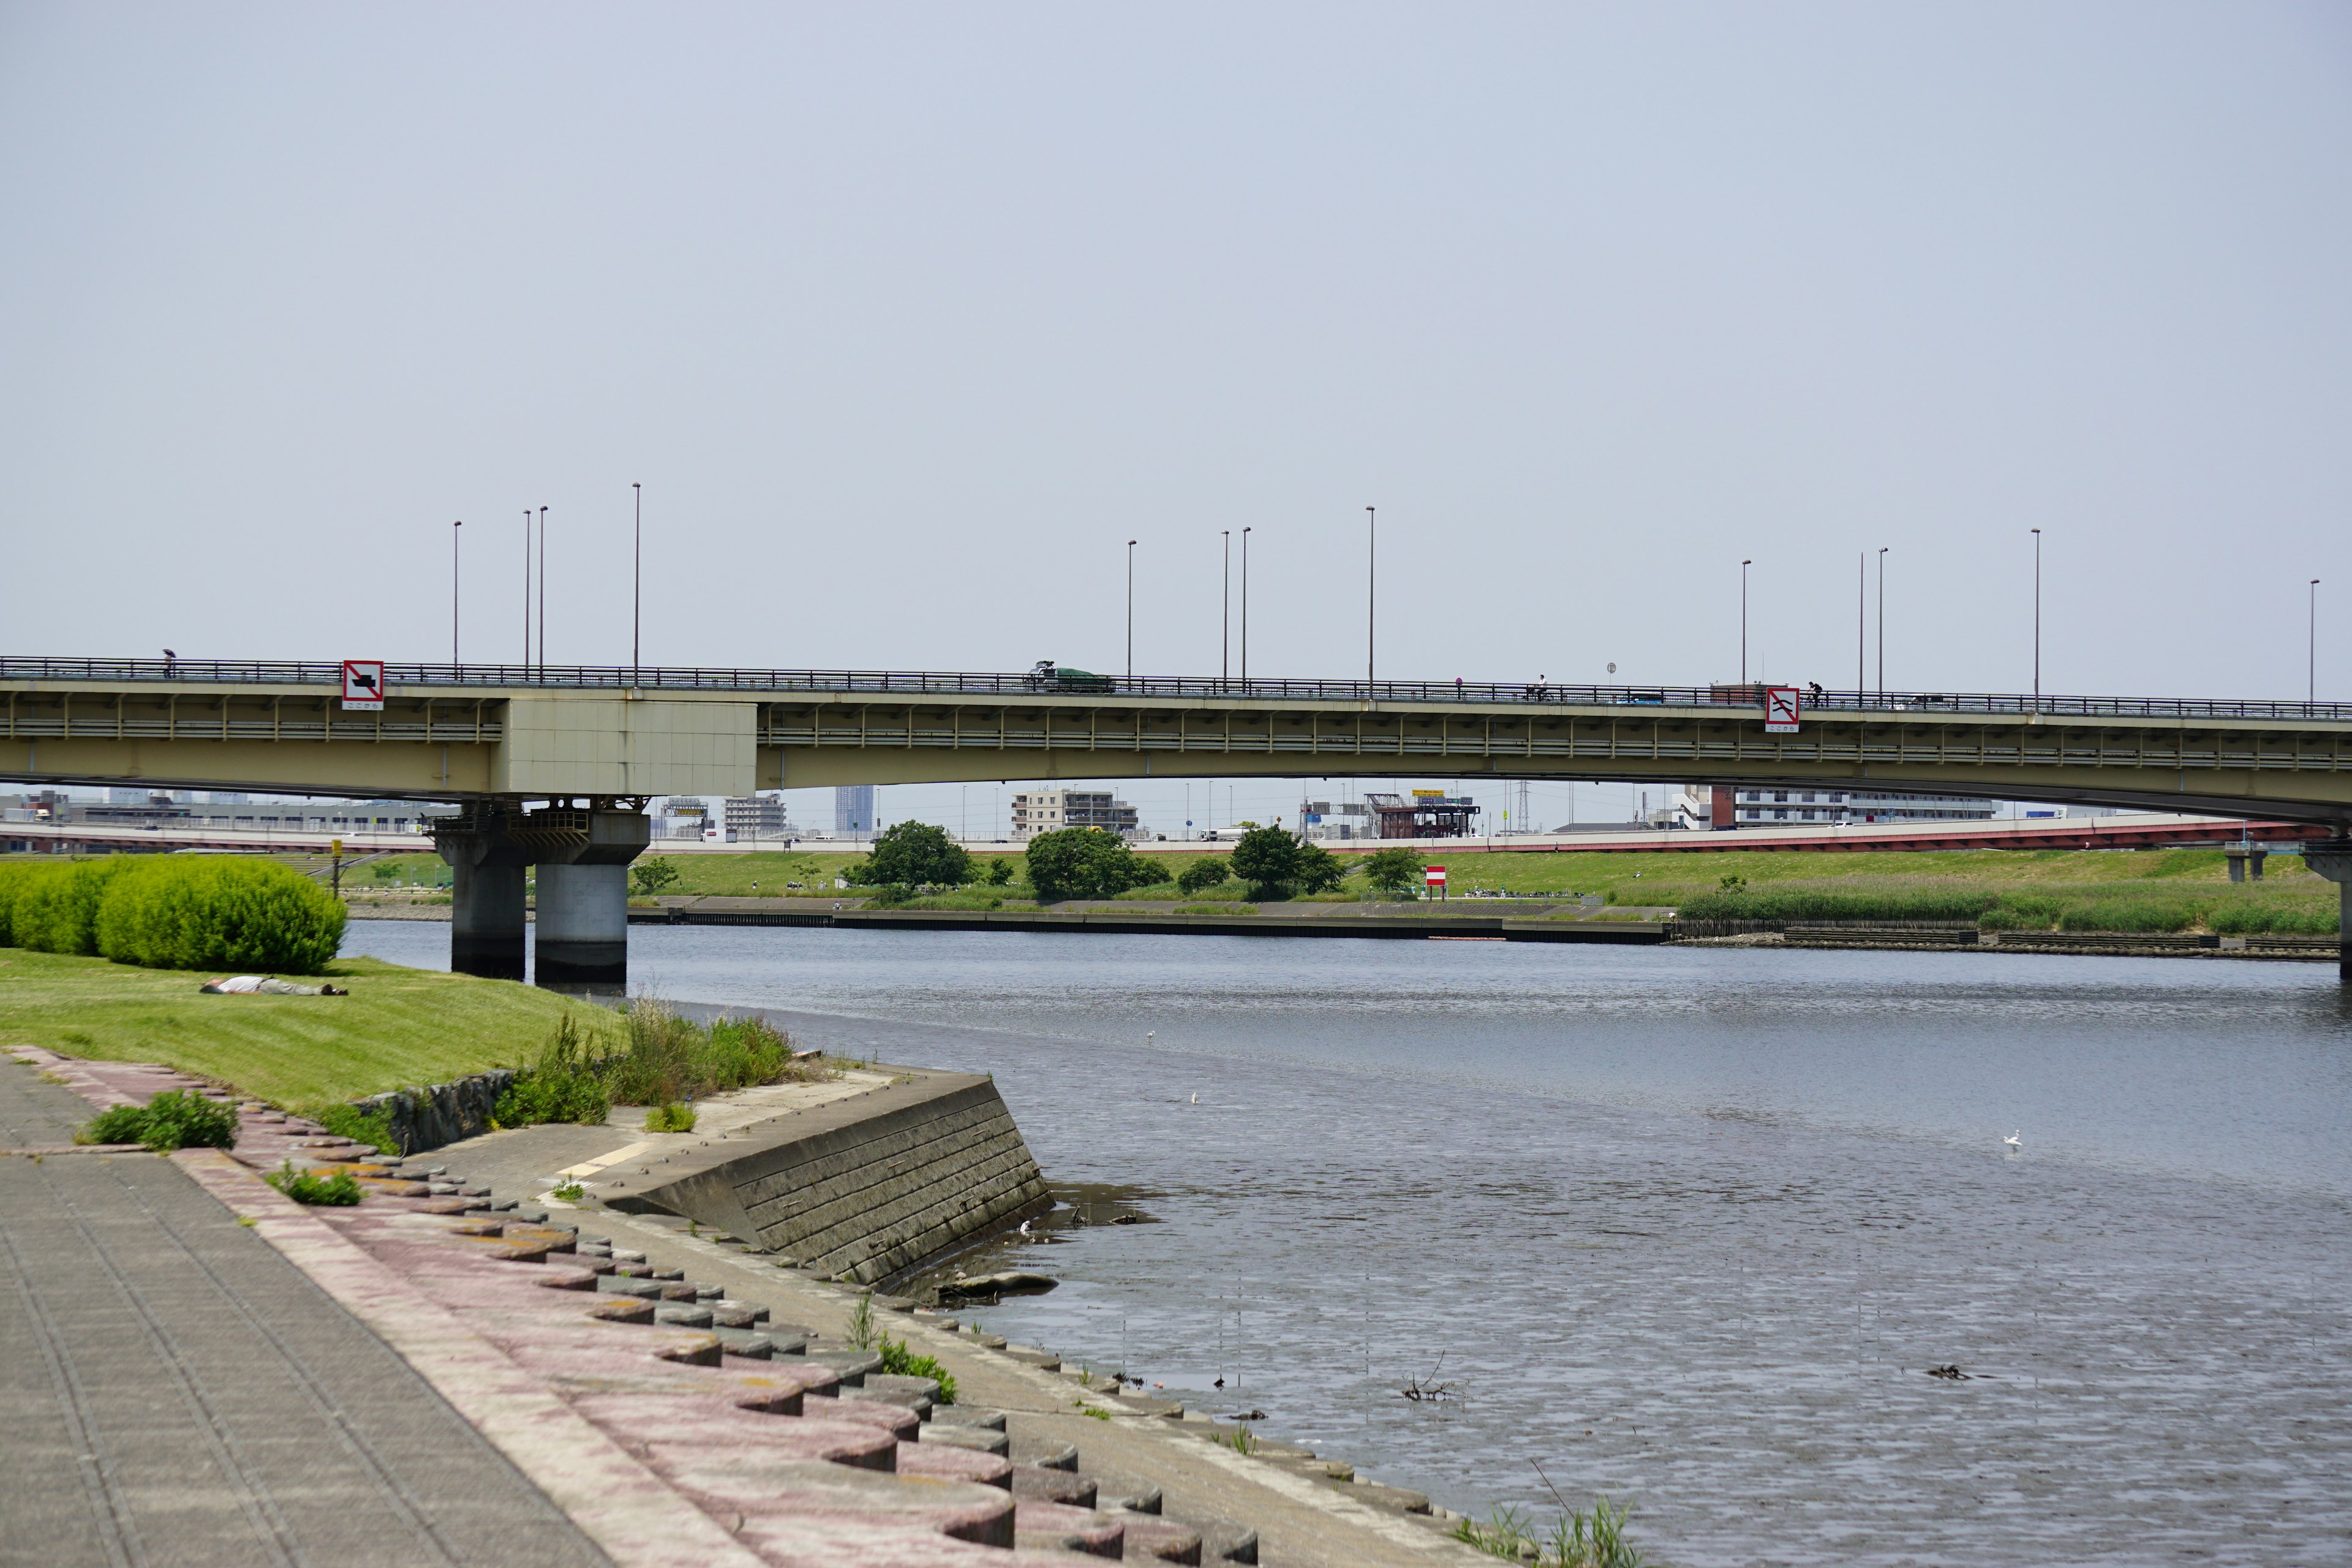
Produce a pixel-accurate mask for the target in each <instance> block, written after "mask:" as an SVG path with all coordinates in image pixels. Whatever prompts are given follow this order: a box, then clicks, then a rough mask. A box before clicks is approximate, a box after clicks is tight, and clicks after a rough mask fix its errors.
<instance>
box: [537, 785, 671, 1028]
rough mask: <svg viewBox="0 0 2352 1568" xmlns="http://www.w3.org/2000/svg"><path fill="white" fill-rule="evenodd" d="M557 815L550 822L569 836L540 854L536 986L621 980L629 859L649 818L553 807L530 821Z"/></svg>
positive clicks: (649, 837) (643, 839)
mask: <svg viewBox="0 0 2352 1568" xmlns="http://www.w3.org/2000/svg"><path fill="white" fill-rule="evenodd" d="M558 816H560V817H562V818H563V819H564V820H563V821H562V822H561V823H550V824H549V825H548V826H550V827H551V828H557V827H560V828H561V829H562V832H563V835H564V837H565V838H566V839H567V840H568V841H567V842H565V843H564V844H562V845H561V846H558V845H556V844H553V843H550V844H548V845H547V846H546V847H543V848H542V849H541V852H540V860H539V931H538V935H537V938H536V940H535V941H534V942H533V944H532V946H533V957H534V960H535V963H536V969H537V974H536V979H537V981H538V983H539V984H541V985H597V986H608V985H609V986H622V985H625V984H628V979H629V862H630V861H632V860H635V858H637V857H638V856H639V855H641V854H643V853H644V852H645V848H646V845H647V844H649V843H651V842H652V841H653V823H652V821H651V820H650V819H649V818H647V817H646V815H645V814H644V813H643V812H636V811H610V810H590V811H572V810H566V811H562V812H560V813H559V812H558V811H555V810H552V809H551V810H549V811H544V812H539V813H536V814H534V815H533V816H532V817H531V818H530V821H531V822H532V823H533V824H538V823H540V822H541V821H542V819H546V818H553V817H558ZM530 837H541V835H540V834H536V833H534V834H532V835H531V836H530ZM545 837H553V835H552V834H551V833H550V834H548V835H545Z"/></svg>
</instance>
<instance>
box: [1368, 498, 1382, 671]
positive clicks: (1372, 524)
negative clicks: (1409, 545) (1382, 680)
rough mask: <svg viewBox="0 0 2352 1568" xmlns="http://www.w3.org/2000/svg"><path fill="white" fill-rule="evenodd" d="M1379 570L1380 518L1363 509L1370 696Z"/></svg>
mask: <svg viewBox="0 0 2352 1568" xmlns="http://www.w3.org/2000/svg"><path fill="white" fill-rule="evenodd" d="M1380 568H1381V518H1380V513H1379V512H1377V511H1375V510H1372V509H1371V508H1370V507H1366V508H1365V509H1364V695H1365V697H1366V698H1368V699H1369V698H1370V696H1371V694H1372V649H1373V647H1374V644H1373V640H1372V629H1373V617H1374V615H1375V613H1376V612H1377V611H1378V610H1379V608H1380V595H1379V594H1378V593H1377V592H1376V588H1377V585H1378V582H1379V578H1380Z"/></svg>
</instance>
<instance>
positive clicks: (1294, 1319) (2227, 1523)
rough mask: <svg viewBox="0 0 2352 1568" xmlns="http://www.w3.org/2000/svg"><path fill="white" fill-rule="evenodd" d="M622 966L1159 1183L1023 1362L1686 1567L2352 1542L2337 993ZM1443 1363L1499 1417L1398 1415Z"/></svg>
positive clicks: (1998, 959) (1274, 962) (2073, 976)
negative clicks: (986, 1098) (1580, 1529)
mask: <svg viewBox="0 0 2352 1568" xmlns="http://www.w3.org/2000/svg"><path fill="white" fill-rule="evenodd" d="M447 941H448V928H447V927H446V926H437V925H425V924H415V925H411V924H403V923H399V922H390V921H362V922H354V924H353V925H352V935H351V938H350V940H349V942H347V947H348V948H349V949H350V950H351V951H355V952H372V953H376V954H378V955H380V956H383V957H385V958H389V959H394V960H395V961H398V962H403V963H443V962H446V950H447ZM632 942H633V949H632V952H633V956H632V963H634V965H635V973H636V975H637V978H638V980H639V981H640V983H642V984H648V985H650V986H651V987H652V988H653V989H654V990H656V991H657V992H659V993H660V994H667V995H673V996H678V997H684V998H693V999H698V1000H708V1001H715V1002H724V1003H732V1004H743V1005H761V1006H766V1007H772V1008H777V1009H784V1010H789V1011H790V1012H792V1013H793V1015H795V1016H793V1017H792V1018H791V1019H790V1020H788V1021H789V1022H790V1023H791V1024H792V1026H793V1027H794V1029H795V1032H796V1033H798V1034H800V1035H801V1036H803V1037H804V1038H805V1039H806V1040H807V1041H808V1042H809V1043H814V1044H824V1045H826V1046H828V1047H834V1048H836V1049H846V1050H854V1051H857V1052H859V1053H860V1054H872V1055H876V1056H878V1057H880V1058H883V1059H886V1060H889V1059H897V1060H903V1061H908V1062H919V1063H924V1064H929V1065H935V1066H941V1067H956V1068H970V1069H973V1070H987V1071H991V1072H993V1073H994V1074H995V1076H996V1079H997V1082H998V1084H999V1086H1000V1087H1001V1088H1002V1089H1003V1092H1004V1096H1005V1098H1006V1100H1007V1101H1008V1102H1009V1103H1010V1104H1011V1105H1012V1107H1013V1112H1014V1114H1015V1116H1016V1117H1017V1118H1018V1120H1019V1121H1020V1122H1021V1125H1022V1128H1023V1130H1024V1131H1025V1132H1026V1133H1027V1135H1028V1138H1029V1142H1030V1144H1031V1147H1032V1148H1033V1149H1034V1151H1035V1152H1036V1154H1037V1157H1038V1159H1039V1161H1040V1163H1043V1164H1044V1166H1045V1170H1046V1173H1047V1174H1048V1176H1049V1177H1050V1178H1052V1179H1053V1180H1055V1181H1056V1182H1057V1183H1068V1184H1080V1183H1098V1184H1111V1185H1116V1186H1119V1187H1124V1188H1130V1189H1137V1190H1139V1192H1140V1193H1141V1194H1143V1195H1142V1197H1141V1199H1140V1203H1141V1206H1142V1208H1143V1209H1144V1210H1145V1211H1146V1212H1148V1213H1149V1214H1150V1215H1151V1216H1152V1217H1153V1219H1154V1220H1155V1221H1156V1223H1153V1224H1148V1225H1137V1226H1117V1227H1113V1226H1095V1227H1091V1228H1087V1229H1081V1230H1076V1231H1066V1232H1061V1233H1058V1234H1057V1236H1056V1237H1055V1239H1054V1240H1052V1241H1048V1242H1043V1243H1033V1244H1029V1245H1027V1246H1016V1245H1013V1244H1008V1245H1005V1246H1003V1247H998V1248H995V1249H992V1253H991V1254H990V1261H991V1262H994V1261H996V1260H998V1259H999V1258H1013V1259H1015V1260H1017V1261H1019V1262H1021V1263H1023V1264H1024V1265H1025V1266H1030V1267H1037V1268H1045V1269H1046V1270H1048V1271H1049V1272H1052V1273H1054V1274H1055V1275H1057V1276H1058V1277H1060V1278H1061V1279H1064V1280H1065V1281H1066V1283H1065V1284H1064V1285H1063V1287H1062V1289H1059V1290H1057V1291H1055V1293H1053V1294H1052V1295H1050V1296H1045V1297H1041V1298H1032V1299H1027V1300H1019V1301H1008V1302H1006V1303H1005V1304H1004V1305H1003V1306H1001V1307H996V1308H992V1309H986V1310H982V1312H981V1314H980V1316H981V1317H982V1319H983V1320H984V1321H986V1322H987V1324H988V1326H989V1327H990V1328H991V1329H992V1330H994V1331H998V1332H1003V1333H1006V1334H1010V1335H1012V1336H1013V1337H1014V1338H1015V1339H1019V1340H1024V1341H1028V1342H1038V1343H1045V1344H1048V1345H1051V1346H1053V1347H1054V1348H1055V1349H1056V1350H1059V1351H1061V1352H1063V1353H1064V1354H1065V1355H1066V1356H1067V1357H1070V1358H1072V1359H1082V1360H1087V1361H1090V1362H1092V1363H1094V1364H1096V1365H1097V1366H1101V1367H1109V1366H1114V1365H1121V1364H1123V1365H1124V1366H1125V1367H1126V1368H1127V1369H1128V1370H1129V1371H1130V1372H1133V1373H1136V1374H1138V1375H1140V1376H1142V1377H1144V1378H1145V1379H1146V1380H1148V1381H1150V1382H1152V1383H1159V1384H1166V1385H1167V1387H1168V1388H1169V1390H1170V1391H1171V1393H1174V1392H1179V1391H1181V1393H1182V1394H1184V1396H1185V1397H1187V1398H1188V1400H1190V1401H1191V1402H1192V1403H1194V1404H1197V1405H1202V1407H1204V1408H1208V1409H1210V1410H1213V1411H1215V1412H1217V1413H1219V1414H1232V1413H1234V1412H1237V1411H1243V1410H1251V1409H1260V1410H1264V1411H1265V1412H1266V1418H1265V1422H1264V1424H1263V1425H1264V1427H1265V1430H1266V1431H1268V1432H1269V1433H1270V1434H1272V1435H1276V1436H1283V1437H1286V1438H1291V1439H1294V1440H1298V1441H1303V1442H1305V1443H1307V1444H1308V1445H1310V1446H1312V1447H1317V1448H1318V1449H1320V1450H1322V1451H1324V1452H1328V1453H1331V1454H1334V1455H1338V1456H1340V1457H1343V1458H1350V1459H1353V1460H1355V1461H1356V1462H1357V1463H1358V1464H1359V1465H1360V1467H1361V1468H1364V1469H1365V1470H1367V1471H1369V1472H1370V1473H1371V1474H1372V1475H1374V1476H1376V1477H1377V1478H1379V1479H1382V1480H1387V1481H1391V1482H1392V1483H1395V1484H1398V1485H1402V1486H1409V1487H1414V1488H1418V1489H1423V1490H1426V1491H1428V1492H1429V1493H1430V1494H1431V1495H1432V1496H1433V1497H1434V1498H1436V1499H1437V1500H1441V1501H1443V1502H1445V1503H1448V1504H1450V1505H1451V1506H1454V1507H1456V1508H1461V1509H1465V1510H1476V1511H1483V1510H1485V1509H1486V1508H1487V1507H1488V1506H1491V1505H1493V1504H1496V1503H1518V1504H1529V1503H1538V1502H1542V1503H1545V1504H1547V1505H1548V1503H1549V1500H1548V1499H1547V1498H1546V1496H1545V1494H1544V1492H1543V1490H1542V1489H1541V1485H1540V1482H1539V1480H1538V1476H1537V1473H1536V1469H1535V1466H1536V1465H1537V1464H1538V1463H1539V1464H1541V1465H1542V1467H1543V1468H1544V1469H1545V1470H1546V1471H1547V1472H1549V1475H1550V1477H1551V1479H1553V1481H1554V1482H1556V1483H1557V1484H1558V1485H1559V1487H1560V1489H1561V1490H1563V1491H1565V1492H1567V1493H1569V1494H1570V1496H1571V1497H1580V1496H1582V1495H1584V1494H1589V1493H1591V1492H1592V1491H1595V1490H1599V1489H1606V1490H1608V1491H1609V1492H1610V1493H1612V1495H1614V1496H1617V1497H1620V1498H1623V1499H1630V1500H1633V1503H1634V1505H1635V1509H1636V1513H1635V1529H1636V1533H1637V1535H1638V1537H1639V1538H1640V1540H1641V1541H1642V1542H1643V1544H1644V1545H1645V1546H1646V1547H1648V1548H1649V1549H1651V1550H1652V1552H1654V1554H1655V1555H1657V1556H1659V1557H1660V1558H1662V1559H1664V1560H1665V1561H1668V1562H1672V1563H1682V1564H1712V1563H1816V1562H1856V1563H1960V1562H1968V1563H1979V1562H1983V1561H1987V1560H1990V1559H1994V1558H1999V1559H2003V1560H2008V1561H2017V1562H2044V1563H2048V1562H2115V1563H2141V1562H2185V1561H2199V1562H2207V1561H2218V1562H2249V1563H2336V1562H2346V1561H2352V1480H2347V1479H2346V1478H2347V1473H2352V1416H2347V1396H2352V1313H2347V1289H2352V1137H2347V1128H2352V1003H2347V999H2346V998H2345V997H2344V996H2343V995H2342V994H2340V992H2339V989H2338V987H2337V985H2336V979H2335V974H2334V971H2333V969H2332V968H2330V967H2322V966H2318V965H2306V964H2275V965H2272V964H2256V963H2218V962H2202V963H2200V962H2186V961H2166V960H2130V959H2068V958H2053V957H2004V956H1998V955H1972V954H1949V955H1946V954H1898V953H1830V952H1757V951H1752V950H1751V951H1737V950H1673V951H1652V952H1617V951H1611V950H1606V949H1578V948H1567V947H1549V946H1536V945H1533V944H1519V943H1486V942H1328V941H1282V942H1275V941H1265V940H1258V941H1253V940H1250V939H1247V938H1209V937H1187V938H1181V939H1179V938H1153V937H1102V936H1093V937H1074V936H1059V935H1034V936H1031V935H1014V934H996V933H992V934H987V935H979V934H972V935H966V934H962V933H938V932H930V933H894V932H844V931H728V930H719V929H712V928H682V929H678V930H660V929H642V930H639V931H634V932H632ZM1196 1095H1197V1096H1198V1100H1197V1102H1196V1101H1195V1100H1194V1098H1193V1097H1194V1096H1196ZM2011 1131H2016V1132H2017V1133H2019V1135H2020V1137H2021V1142H2022V1144H2023V1152H2022V1153H2021V1154H2019V1153H2011V1152H2006V1151H2005V1150H2004V1148H2003V1146H2002V1144H2001V1142H2000V1139H2001V1138H2002V1136H2003V1135H2005V1134H2008V1133H2010V1132H2011ZM975 1267H976V1266H975ZM1441 1355H1442V1356H1443V1358H1444V1360H1443V1364H1442V1367H1441V1366H1440V1363H1439V1358H1440V1356H1441ZM1947 1364H1956V1365H1958V1366H1959V1367H1960V1368H1962V1369H1963V1370H1964V1371H1966V1372H1968V1373H1971V1374H1973V1375H1972V1376H1971V1378H1970V1379H1969V1381H1966V1382H1947V1381H1944V1380H1941V1379H1937V1378H1933V1377H1929V1376H1927V1375H1926V1369H1927V1368H1928V1367H1931V1366H1940V1365H1947ZM1433 1375H1434V1376H1435V1377H1437V1378H1439V1379H1442V1380H1443V1381H1445V1382H1449V1383H1452V1384H1455V1385H1457V1387H1458V1390H1459V1392H1460V1394H1461V1395H1462V1397H1461V1398H1460V1399H1459V1400H1458V1401H1454V1402H1448V1403H1444V1404H1436V1405H1415V1404H1412V1403H1409V1402H1407V1401H1405V1400H1403V1399H1402V1397H1400V1395H1399V1393H1398V1390H1399V1389H1400V1388H1401V1387H1402V1385H1403V1384H1405V1383H1406V1382H1407V1381H1408V1380H1409V1379H1412V1378H1415V1377H1421V1378H1428V1377H1431V1376H1433ZM1220 1376H1222V1377H1223V1378H1224V1379H1225V1387H1224V1389H1223V1391H1222V1392H1219V1391H1216V1390H1214V1389H1213V1386H1212V1383H1213V1379H1216V1378H1218V1377H1220Z"/></svg>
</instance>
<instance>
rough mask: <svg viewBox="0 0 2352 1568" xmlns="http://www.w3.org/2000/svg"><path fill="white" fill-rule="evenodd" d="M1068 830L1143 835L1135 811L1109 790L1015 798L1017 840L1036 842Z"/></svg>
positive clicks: (1065, 791) (1026, 793)
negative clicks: (1041, 838)
mask: <svg viewBox="0 0 2352 1568" xmlns="http://www.w3.org/2000/svg"><path fill="white" fill-rule="evenodd" d="M1065 827H1099V828H1103V829H1105V830H1106V831H1108V832H1111V833H1117V834H1120V835H1122V836H1124V835H1128V834H1132V833H1135V832H1138V831H1139V826H1138V823H1137V820H1136V814H1135V807H1133V806H1131V805H1128V804H1127V802H1125V801H1123V800H1113V799H1112V798H1111V795H1110V791H1108V790H1088V789H1040V790H1026V791H1024V792H1023V793H1021V794H1019V795H1014V796H1013V837H1014V838H1016V839H1021V838H1034V837H1036V836H1037V835H1038V834H1040V833H1054V832H1058V831H1059V830H1061V829H1062V828H1065Z"/></svg>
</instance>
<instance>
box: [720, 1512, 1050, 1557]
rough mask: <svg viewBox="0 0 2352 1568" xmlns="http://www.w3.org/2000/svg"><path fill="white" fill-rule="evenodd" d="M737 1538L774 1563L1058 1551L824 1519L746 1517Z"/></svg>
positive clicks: (1033, 1554) (1039, 1554)
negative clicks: (1018, 1548) (1025, 1549)
mask: <svg viewBox="0 0 2352 1568" xmlns="http://www.w3.org/2000/svg"><path fill="white" fill-rule="evenodd" d="M736 1535H737V1539H739V1540H740V1541H741V1542H743V1544H745V1545H746V1546H749V1547H751V1549H752V1550H753V1551H755V1552H758V1553H759V1554H760V1556H761V1559H763V1560H764V1561H765V1562H767V1563H771V1564H772V1565H773V1568H1032V1565H1033V1564H1034V1565H1036V1568H1051V1565H1052V1564H1055V1563H1061V1564H1064V1565H1065V1568H1066V1565H1067V1563H1069V1561H1070V1560H1069V1558H1067V1557H1066V1556H1065V1555H1063V1554H1062V1553H1060V1552H1052V1553H1045V1552H1006V1551H1004V1550H1003V1549H1002V1548H999V1547H992V1546H973V1545H971V1544H968V1543H967V1542H961V1541H950V1540H949V1539H948V1538H946V1537H945V1536H940V1535H932V1534H929V1532H927V1531H912V1530H878V1529H874V1528H871V1527H864V1528H861V1527H859V1526H856V1525H841V1524H835V1523H833V1522H832V1521H826V1520H809V1519H778V1518H773V1517H760V1518H754V1519H747V1520H745V1521H743V1525H742V1528H741V1529H740V1530H739V1531H737V1532H736Z"/></svg>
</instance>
